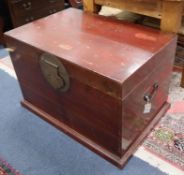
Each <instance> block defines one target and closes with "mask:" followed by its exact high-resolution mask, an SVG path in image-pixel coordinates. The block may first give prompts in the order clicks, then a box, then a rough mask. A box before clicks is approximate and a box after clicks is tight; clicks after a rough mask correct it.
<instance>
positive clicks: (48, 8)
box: [6, 0, 64, 27]
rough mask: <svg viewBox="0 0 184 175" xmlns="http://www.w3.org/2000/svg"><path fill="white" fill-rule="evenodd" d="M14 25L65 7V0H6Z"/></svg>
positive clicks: (19, 24)
mask: <svg viewBox="0 0 184 175" xmlns="http://www.w3.org/2000/svg"><path fill="white" fill-rule="evenodd" d="M6 2H7V4H8V7H9V12H10V15H11V19H12V23H13V26H14V27H18V26H21V25H23V24H26V23H29V22H31V21H34V20H36V19H39V18H42V17H45V16H48V15H50V14H53V13H56V12H58V11H60V10H63V9H64V0H6Z"/></svg>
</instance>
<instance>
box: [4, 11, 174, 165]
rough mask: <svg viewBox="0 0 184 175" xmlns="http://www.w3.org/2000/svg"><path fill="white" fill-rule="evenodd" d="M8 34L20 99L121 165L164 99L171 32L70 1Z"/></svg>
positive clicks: (170, 62)
mask: <svg viewBox="0 0 184 175" xmlns="http://www.w3.org/2000/svg"><path fill="white" fill-rule="evenodd" d="M5 37H6V41H7V45H8V46H9V47H10V48H12V49H14V52H12V53H11V58H12V61H13V65H14V67H15V71H16V74H17V76H18V80H19V82H20V87H21V90H22V93H23V97H24V100H23V101H22V105H23V106H25V107H26V108H28V109H29V110H31V111H33V112H34V113H36V114H37V115H38V116H40V117H41V118H43V119H44V120H46V121H48V122H50V123H51V124H53V125H54V126H55V127H57V128H58V129H60V130H61V131H63V132H65V133H66V134H68V135H69V136H71V137H73V138H74V139H76V140H77V141H79V142H80V143H82V144H84V145H85V146H87V147H88V148H90V149H91V150H93V151H94V152H96V153H98V154H99V155H101V156H103V157H104V158H105V159H107V160H109V161H111V162H112V163H113V164H115V165H117V166H119V167H122V166H123V165H124V164H125V162H126V161H127V159H128V158H129V157H130V156H131V155H132V153H133V152H134V151H135V150H136V148H137V147H138V145H139V144H140V143H141V141H143V139H144V138H145V136H146V135H147V134H148V133H149V131H150V130H151V129H152V128H153V127H154V125H155V124H156V123H157V122H158V121H159V119H160V118H161V116H162V115H163V114H164V113H165V112H166V110H167V109H168V107H169V104H168V103H167V97H168V89H169V81H170V76H171V71H172V65H173V61H174V54H175V48H176V36H175V35H174V34H164V33H161V32H159V31H157V30H153V29H150V28H145V27H142V26H139V25H135V24H130V23H126V22H122V21H117V20H114V19H109V18H106V17H102V16H97V15H93V14H88V13H84V12H82V11H80V10H77V9H72V8H71V9H68V10H64V11H62V12H59V13H56V14H54V15H51V16H49V17H47V18H43V19H41V20H37V21H35V22H33V23H30V24H27V25H24V26H22V27H19V28H17V29H14V30H12V31H10V32H8V33H6V36H5ZM38 134H39V133H38ZM71 151H72V150H71Z"/></svg>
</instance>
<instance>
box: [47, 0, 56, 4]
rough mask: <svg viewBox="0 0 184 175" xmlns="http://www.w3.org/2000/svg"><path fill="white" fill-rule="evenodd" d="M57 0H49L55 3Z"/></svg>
mask: <svg viewBox="0 0 184 175" xmlns="http://www.w3.org/2000/svg"><path fill="white" fill-rule="evenodd" d="M56 1H57V0H49V2H50V3H55V2H56Z"/></svg>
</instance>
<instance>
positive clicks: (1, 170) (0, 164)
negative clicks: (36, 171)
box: [0, 159, 20, 175]
mask: <svg viewBox="0 0 184 175" xmlns="http://www.w3.org/2000/svg"><path fill="white" fill-rule="evenodd" d="M0 175H20V173H19V172H17V171H16V170H15V169H14V168H12V167H11V166H10V165H9V164H8V163H7V162H5V161H4V160H2V159H0Z"/></svg>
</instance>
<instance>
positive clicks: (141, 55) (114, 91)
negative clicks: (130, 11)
mask: <svg viewBox="0 0 184 175" xmlns="http://www.w3.org/2000/svg"><path fill="white" fill-rule="evenodd" d="M6 37H7V38H12V39H15V40H17V41H19V42H23V43H25V44H28V45H30V46H33V47H35V48H38V49H40V50H42V51H44V52H47V53H49V54H52V55H55V56H57V57H58V58H60V59H61V62H63V64H65V63H66V64H71V65H73V69H72V70H71V71H70V72H69V74H70V76H72V77H73V78H76V79H78V80H80V81H82V82H84V83H86V84H88V85H90V86H93V87H94V88H97V89H98V90H100V91H102V92H104V93H107V94H109V95H112V96H113V97H116V98H123V93H122V85H123V83H124V82H125V81H126V80H127V79H128V78H129V77H130V76H132V74H135V73H136V71H137V70H139V69H140V68H141V67H142V66H143V65H144V64H145V63H147V62H150V61H152V59H153V57H154V55H155V54H157V53H158V52H159V51H160V50H161V49H162V48H164V47H165V46H166V45H167V44H168V43H169V42H170V41H171V40H174V38H175V35H173V34H164V33H162V32H160V31H157V30H153V29H150V28H146V27H143V26H140V25H135V24H131V23H127V22H123V21H119V20H115V19H109V18H107V17H102V16H98V15H95V14H88V13H85V12H83V11H81V10H77V9H73V8H70V9H67V10H64V11H61V12H59V13H56V14H53V15H51V16H48V17H46V18H43V19H40V20H36V21H34V22H32V23H29V24H26V25H24V26H21V27H19V28H16V29H14V30H12V31H9V32H7V33H6ZM15 48H16V46H15Z"/></svg>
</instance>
